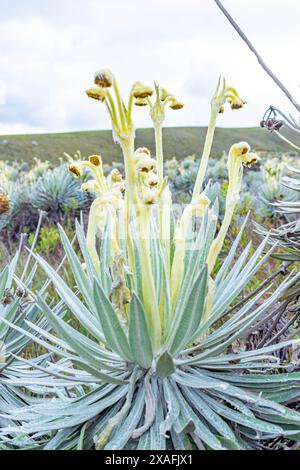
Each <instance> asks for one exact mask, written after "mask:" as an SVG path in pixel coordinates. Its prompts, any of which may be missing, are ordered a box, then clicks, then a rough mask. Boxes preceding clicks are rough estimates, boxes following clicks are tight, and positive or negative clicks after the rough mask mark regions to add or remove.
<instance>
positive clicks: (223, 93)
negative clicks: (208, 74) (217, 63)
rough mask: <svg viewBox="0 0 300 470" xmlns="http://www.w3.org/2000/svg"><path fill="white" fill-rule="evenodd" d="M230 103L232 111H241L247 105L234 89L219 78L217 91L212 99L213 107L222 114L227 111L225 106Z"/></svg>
mask: <svg viewBox="0 0 300 470" xmlns="http://www.w3.org/2000/svg"><path fill="white" fill-rule="evenodd" d="M226 103H228V104H229V105H230V107H231V109H233V110H235V109H241V108H243V106H244V105H245V104H246V101H244V100H243V99H242V98H241V97H240V96H239V94H238V92H237V90H236V89H235V88H233V87H228V86H227V85H226V80H225V79H224V78H223V79H222V78H221V77H220V78H219V81H218V85H217V89H216V91H215V94H214V96H213V99H212V107H213V108H215V110H216V111H217V112H218V113H220V114H222V113H224V111H225V104H226Z"/></svg>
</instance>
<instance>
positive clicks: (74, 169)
mask: <svg viewBox="0 0 300 470" xmlns="http://www.w3.org/2000/svg"><path fill="white" fill-rule="evenodd" d="M68 170H69V171H70V172H71V173H73V174H74V175H75V176H76V177H77V178H79V177H80V176H82V170H81V168H80V166H79V165H76V164H75V163H71V165H69V167H68Z"/></svg>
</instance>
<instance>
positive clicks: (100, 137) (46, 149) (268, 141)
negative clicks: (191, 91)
mask: <svg viewBox="0 0 300 470" xmlns="http://www.w3.org/2000/svg"><path fill="white" fill-rule="evenodd" d="M163 132H164V150H165V155H166V158H172V157H173V156H175V157H177V158H178V159H180V158H183V157H185V156H187V155H191V154H196V155H197V156H200V155H201V152H202V149H203V144H204V139H205V134H206V128H205V127H173V128H166V129H164V131H163ZM241 140H246V141H247V142H249V144H250V145H251V147H253V148H254V149H256V150H266V151H270V152H285V151H290V150H291V148H290V147H289V146H288V145H287V144H285V143H284V142H283V141H282V140H281V139H279V138H278V137H277V136H276V135H275V134H270V133H268V132H267V131H266V130H264V129H261V128H255V127H253V128H230V129H229V128H227V129H225V128H218V129H217V130H216V134H215V140H214V144H213V149H212V155H213V156H217V155H220V154H221V153H222V152H223V150H228V148H229V147H230V146H231V145H232V144H233V143H235V142H239V141H241ZM136 144H137V146H138V147H139V146H146V147H149V148H150V149H151V150H152V151H154V138H153V130H152V129H139V130H137V139H136ZM77 150H80V151H81V153H82V155H83V156H87V155H90V154H93V153H99V154H101V155H102V157H103V159H104V161H105V162H107V163H109V162H112V161H116V162H117V161H120V160H121V150H120V147H119V146H118V145H117V144H115V143H114V142H113V139H112V134H111V131H90V132H74V133H63V134H37V135H16V136H0V158H1V159H4V160H15V161H26V162H29V163H30V162H31V161H32V160H33V158H34V157H36V158H40V159H41V160H49V161H50V162H53V163H56V162H58V160H59V158H60V157H62V156H63V153H64V152H67V153H69V154H71V155H73V154H74V153H75V152H76V151H77Z"/></svg>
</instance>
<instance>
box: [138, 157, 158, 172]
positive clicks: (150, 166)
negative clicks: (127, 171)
mask: <svg viewBox="0 0 300 470" xmlns="http://www.w3.org/2000/svg"><path fill="white" fill-rule="evenodd" d="M156 166H157V162H156V160H154V158H151V157H149V155H147V154H141V155H140V156H139V157H138V159H137V160H136V170H137V171H142V172H144V173H148V172H149V171H152V170H155V169H156Z"/></svg>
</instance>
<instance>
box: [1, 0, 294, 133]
mask: <svg viewBox="0 0 300 470" xmlns="http://www.w3.org/2000/svg"><path fill="white" fill-rule="evenodd" d="M224 4H225V5H226V7H227V8H228V9H229V10H230V11H231V12H232V14H233V15H234V16H235V17H236V18H237V20H238V22H239V23H240V24H241V26H242V27H243V28H244V29H245V32H246V33H247V34H248V35H249V37H250V38H251V39H252V41H253V42H254V43H255V45H256V46H257V47H258V49H259V50H260V51H261V54H262V55H263V56H264V57H265V60H266V61H267V63H268V64H270V66H271V67H272V68H273V69H274V71H275V73H277V74H278V75H279V76H280V78H281V79H282V80H283V81H284V82H285V83H286V84H287V85H288V86H289V88H290V89H291V90H292V92H293V93H294V94H295V96H296V97H297V95H298V97H299V82H300V74H299V65H298V59H297V49H296V47H297V44H298V43H299V36H300V32H299V29H298V18H299V13H300V4H299V2H298V0H286V1H285V2H284V7H283V5H282V2H281V0H272V1H271V0H266V1H264V2H262V1H261V0H244V1H243V2H237V1H236V0H224ZM0 8H1V18H2V19H1V20H0V53H1V62H0V76H1V81H0V104H1V103H2V105H1V106H0V133H15V132H35V131H36V132H42V131H47V132H50V131H59V132H62V131H69V130H83V129H98V128H108V127H109V122H108V119H107V116H106V114H105V110H104V108H101V107H99V103H96V102H93V101H91V100H88V99H87V98H86V96H85V94H84V90H85V89H86V88H87V87H88V86H90V84H91V83H92V76H93V73H94V71H95V70H96V69H98V68H99V67H100V68H101V67H109V68H111V69H112V70H113V71H114V72H115V73H116V75H117V77H118V79H119V82H120V83H121V89H122V91H123V92H124V93H127V92H128V89H129V87H130V85H131V84H132V82H133V81H135V80H137V79H138V80H142V81H147V82H152V81H154V80H157V81H159V82H160V83H161V84H163V85H165V86H166V87H167V88H168V89H170V90H172V91H173V92H174V93H175V94H176V95H177V96H178V97H179V98H180V99H182V100H183V101H184V102H185V103H186V107H185V108H184V110H182V111H180V112H172V111H171V110H170V113H168V117H167V121H166V125H170V126H171V125H205V124H206V123H207V119H208V112H209V102H210V97H211V94H212V92H213V90H214V88H215V84H216V81H217V78H218V75H219V74H220V73H222V74H223V75H225V76H226V77H227V81H228V83H230V84H232V85H234V86H235V87H236V88H237V89H238V90H239V91H240V94H241V95H242V96H243V97H244V98H245V99H246V100H247V101H248V105H247V107H246V108H245V109H243V110H241V111H239V112H227V113H226V114H225V115H224V116H222V117H221V119H220V125H224V126H251V125H257V123H258V122H259V120H260V118H261V115H262V114H263V112H264V111H265V109H266V107H267V106H268V105H269V104H270V103H271V104H276V105H278V106H281V107H282V108H284V109H285V110H286V111H290V110H291V109H292V108H291V106H290V105H289V102H288V101H287V100H286V98H285V97H284V96H283V95H282V93H281V92H280V90H279V89H277V87H276V86H275V84H273V83H272V81H271V80H270V79H269V78H268V77H267V76H266V75H265V73H264V72H263V71H262V70H261V68H260V66H259V65H258V63H257V62H256V60H255V58H254V57H253V55H251V53H250V51H248V49H247V48H246V46H245V45H244V44H243V42H242V41H241V40H240V39H239V38H238V36H237V34H236V33H235V31H234V30H233V29H232V27H231V26H230V25H229V24H228V22H227V20H226V19H225V18H224V17H223V15H222V14H221V13H220V11H219V10H218V9H217V7H216V6H215V4H214V2H213V1H212V0H201V1H199V0H164V2H161V1H160V0H152V1H151V2H142V3H141V2H139V1H137V0H128V1H126V2H124V1H121V0H110V1H109V2H108V1H107V0H106V1H103V0H101V1H99V0H72V1H71V0H64V2H61V0H60V1H58V0H44V1H43V2H40V1H37V0H27V1H26V2H21V1H20V0H0ZM2 13H3V14H2ZM135 118H136V119H135V121H136V123H137V125H138V126H139V127H143V126H149V125H150V121H149V118H148V116H147V112H146V111H145V110H144V109H143V110H136V112H135ZM4 131H5V132H4Z"/></svg>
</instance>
